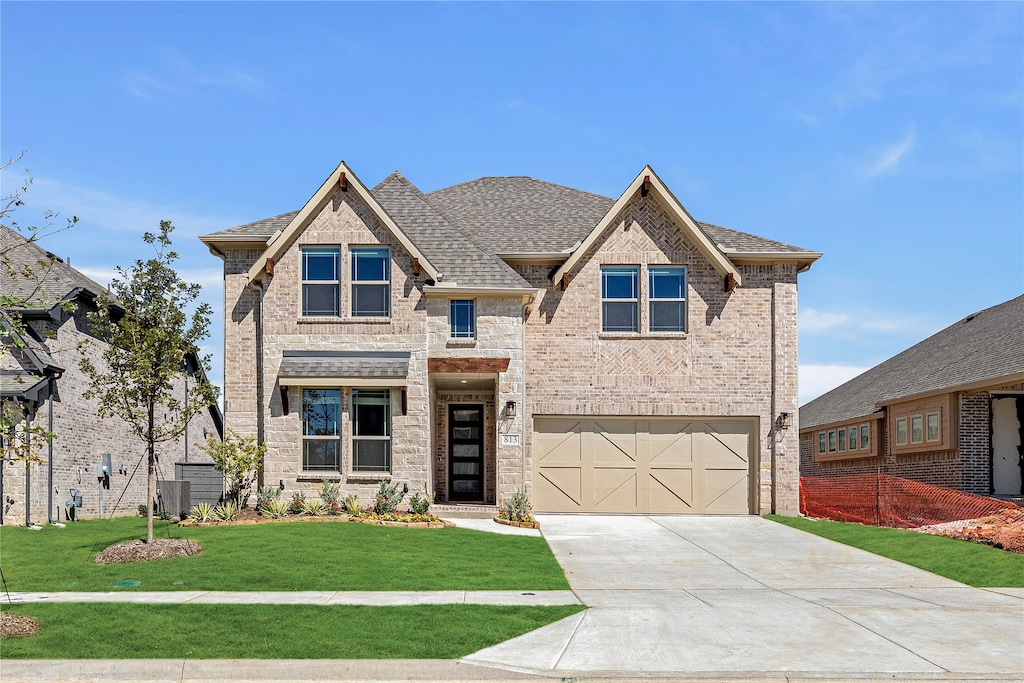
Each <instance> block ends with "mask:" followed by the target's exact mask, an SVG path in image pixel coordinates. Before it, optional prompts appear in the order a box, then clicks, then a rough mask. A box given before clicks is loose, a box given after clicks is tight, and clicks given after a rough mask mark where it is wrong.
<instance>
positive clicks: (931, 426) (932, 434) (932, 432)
mask: <svg viewBox="0 0 1024 683" xmlns="http://www.w3.org/2000/svg"><path fill="white" fill-rule="evenodd" d="M925 420H926V421H927V425H926V428H927V430H928V433H927V435H926V436H925V440H927V441H941V440H942V432H941V430H940V429H939V414H938V413H928V414H927V415H925Z"/></svg>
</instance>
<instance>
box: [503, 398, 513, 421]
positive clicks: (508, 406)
mask: <svg viewBox="0 0 1024 683" xmlns="http://www.w3.org/2000/svg"><path fill="white" fill-rule="evenodd" d="M515 416H516V402H515V401H506V402H505V417H507V418H508V419H510V420H512V419H514V418H515Z"/></svg>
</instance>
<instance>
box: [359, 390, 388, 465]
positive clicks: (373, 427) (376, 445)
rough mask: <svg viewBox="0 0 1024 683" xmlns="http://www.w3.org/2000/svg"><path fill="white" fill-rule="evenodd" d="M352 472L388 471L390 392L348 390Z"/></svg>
mask: <svg viewBox="0 0 1024 683" xmlns="http://www.w3.org/2000/svg"><path fill="white" fill-rule="evenodd" d="M352 471H353V472H385V473H386V472H390V471H391V391H390V390H388V389H353V390H352Z"/></svg>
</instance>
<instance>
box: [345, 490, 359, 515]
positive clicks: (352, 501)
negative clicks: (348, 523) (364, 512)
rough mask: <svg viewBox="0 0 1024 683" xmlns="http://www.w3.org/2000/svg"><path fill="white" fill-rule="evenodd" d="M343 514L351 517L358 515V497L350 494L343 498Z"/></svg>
mask: <svg viewBox="0 0 1024 683" xmlns="http://www.w3.org/2000/svg"><path fill="white" fill-rule="evenodd" d="M345 512H347V513H348V514H350V515H352V516H355V515H358V514H359V513H360V512H361V509H360V507H359V497H358V496H355V495H351V494H349V495H347V496H345Z"/></svg>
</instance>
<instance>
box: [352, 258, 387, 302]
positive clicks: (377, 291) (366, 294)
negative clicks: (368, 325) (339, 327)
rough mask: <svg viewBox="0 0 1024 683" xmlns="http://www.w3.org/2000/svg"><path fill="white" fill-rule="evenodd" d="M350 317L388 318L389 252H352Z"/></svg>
mask: <svg viewBox="0 0 1024 683" xmlns="http://www.w3.org/2000/svg"><path fill="white" fill-rule="evenodd" d="M352 315H353V316H354V317H374V318H387V317H388V316H390V315H391V250H390V249H388V248H387V247H380V248H364V247H358V248H353V249H352Z"/></svg>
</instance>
